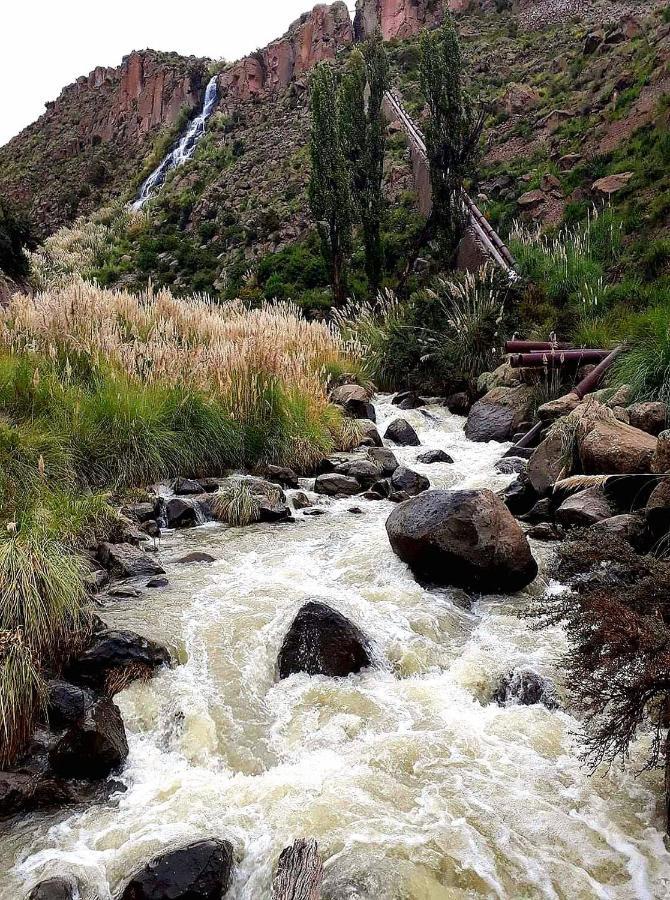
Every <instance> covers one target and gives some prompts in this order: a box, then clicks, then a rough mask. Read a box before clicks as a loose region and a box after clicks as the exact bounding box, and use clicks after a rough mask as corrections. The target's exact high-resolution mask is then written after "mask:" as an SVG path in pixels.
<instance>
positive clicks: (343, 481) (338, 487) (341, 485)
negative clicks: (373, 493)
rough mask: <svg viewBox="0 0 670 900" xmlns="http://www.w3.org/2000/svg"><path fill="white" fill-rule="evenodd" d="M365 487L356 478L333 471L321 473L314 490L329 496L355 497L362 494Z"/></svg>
mask: <svg viewBox="0 0 670 900" xmlns="http://www.w3.org/2000/svg"><path fill="white" fill-rule="evenodd" d="M362 490H363V488H362V487H361V485H360V484H359V483H358V481H356V479H355V478H349V477H348V476H347V475H338V473H337V472H332V473H330V474H328V475H319V476H318V478H317V479H316V481H315V482H314V492H315V493H317V494H325V495H326V496H328V497H353V496H354V494H360V493H361V491H362Z"/></svg>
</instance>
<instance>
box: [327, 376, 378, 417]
mask: <svg viewBox="0 0 670 900" xmlns="http://www.w3.org/2000/svg"><path fill="white" fill-rule="evenodd" d="M330 402H331V403H335V404H336V405H337V406H341V407H342V408H343V409H344V411H345V413H346V414H347V415H348V416H350V417H351V418H352V419H369V420H370V421H372V422H374V421H375V420H376V418H377V416H376V413H375V408H374V406H373V405H372V403H370V395H369V393H368V392H367V391H366V390H365V388H362V387H361V386H360V385H358V384H343V385H342V386H341V387H337V388H335V390H334V391H332V392H331V395H330Z"/></svg>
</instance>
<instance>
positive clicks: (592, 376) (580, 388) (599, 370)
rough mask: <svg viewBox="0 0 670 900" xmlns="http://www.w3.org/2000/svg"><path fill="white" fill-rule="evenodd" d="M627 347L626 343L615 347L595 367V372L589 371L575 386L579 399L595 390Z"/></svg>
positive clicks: (575, 392)
mask: <svg viewBox="0 0 670 900" xmlns="http://www.w3.org/2000/svg"><path fill="white" fill-rule="evenodd" d="M625 349H626V345H625V344H620V345H619V346H618V347H615V349H614V350H612V352H611V353H610V354H609V355H608V356H606V357H605V359H603V360H602V362H601V363H599V365H597V366H596V367H595V369H594V370H593V372H589V374H588V375H587V376H586V378H584V379H583V380H582V381H580V382H579V384H578V385H577V387H576V388H573V390H572V392H573V394H577V396H578V397H579V399H580V400H583V399H584V397H585V396H586V395H587V394H590V393H591V391H593V390H595V389H596V388H597V387H598V385H599V384H600V382H601V381H602V378H603V375H604V374H605V373H606V372H607V370H608V369H609V368H611V366H612V363H613V362H614V360H615V359H616V358H617V356H619V355H620V354H621V353H623V351H624V350H625Z"/></svg>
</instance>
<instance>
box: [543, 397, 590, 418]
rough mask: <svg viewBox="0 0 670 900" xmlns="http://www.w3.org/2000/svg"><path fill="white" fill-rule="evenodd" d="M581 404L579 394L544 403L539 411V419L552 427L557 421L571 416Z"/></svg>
mask: <svg viewBox="0 0 670 900" xmlns="http://www.w3.org/2000/svg"><path fill="white" fill-rule="evenodd" d="M581 402H582V400H581V397H578V396H577V394H572V393H570V394H565V395H564V396H563V397H559V398H558V399H557V400H550V401H549V402H548V403H543V404H542V406H540V407H539V409H538V411H537V417H538V419H539V420H540V421H541V422H546V423H547V424H548V425H550V424H551V423H552V422H555V421H556V419H562V418H563V416H568V415H570V413H571V412H572V411H573V409H577V407H578V406H579V404H580V403H581Z"/></svg>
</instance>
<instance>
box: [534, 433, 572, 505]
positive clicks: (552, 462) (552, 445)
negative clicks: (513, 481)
mask: <svg viewBox="0 0 670 900" xmlns="http://www.w3.org/2000/svg"><path fill="white" fill-rule="evenodd" d="M564 469H565V451H564V448H563V439H562V437H561V435H560V433H559V432H558V431H550V432H549V434H548V435H547V436H546V438H545V439H544V440H543V441H542V442H541V443H540V445H539V446H538V447H536V448H535V450H534V451H533V454H532V456H531V458H530V459H529V461H528V469H527V470H526V471H527V475H528V481H529V483H530V485H531V487H532V488H533V490H534V491H535V492H536V493H537V494H539V495H540V496H544V495H545V494H547V493H549V490H550V489H551V487H552V485H553V484H555V482H556V481H558V479H559V477H560V475H561V473H562V472H563V471H564Z"/></svg>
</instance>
